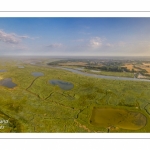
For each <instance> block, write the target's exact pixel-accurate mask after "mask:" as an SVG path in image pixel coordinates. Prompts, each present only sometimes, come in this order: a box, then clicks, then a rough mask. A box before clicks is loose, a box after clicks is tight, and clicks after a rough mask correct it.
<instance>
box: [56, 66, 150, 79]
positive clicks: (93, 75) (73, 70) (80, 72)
mask: <svg viewBox="0 0 150 150" xmlns="http://www.w3.org/2000/svg"><path fill="white" fill-rule="evenodd" d="M57 68H59V69H64V70H67V71H70V72H73V73H76V74H81V75H85V76H89V77H95V78H103V79H113V80H128V81H147V82H150V80H148V79H138V78H128V77H116V76H104V75H97V74H91V73H87V72H82V71H79V70H76V69H71V68H64V67H57Z"/></svg>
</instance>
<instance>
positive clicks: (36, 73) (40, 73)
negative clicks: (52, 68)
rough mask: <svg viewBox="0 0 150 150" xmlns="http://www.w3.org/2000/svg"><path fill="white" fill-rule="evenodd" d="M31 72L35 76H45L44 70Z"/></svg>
mask: <svg viewBox="0 0 150 150" xmlns="http://www.w3.org/2000/svg"><path fill="white" fill-rule="evenodd" d="M31 74H32V75H33V76H35V77H40V76H44V73H42V72H32V73H31Z"/></svg>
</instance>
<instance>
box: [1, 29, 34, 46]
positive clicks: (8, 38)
mask: <svg viewBox="0 0 150 150" xmlns="http://www.w3.org/2000/svg"><path fill="white" fill-rule="evenodd" d="M22 39H32V38H31V37H29V36H26V35H23V36H19V35H17V34H15V33H6V32H4V31H2V30H0V41H2V42H5V43H11V44H19V43H20V42H21V40H22Z"/></svg>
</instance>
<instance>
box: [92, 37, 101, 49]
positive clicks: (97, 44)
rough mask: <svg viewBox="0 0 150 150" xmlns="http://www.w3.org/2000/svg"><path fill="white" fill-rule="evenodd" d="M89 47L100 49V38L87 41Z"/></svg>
mask: <svg viewBox="0 0 150 150" xmlns="http://www.w3.org/2000/svg"><path fill="white" fill-rule="evenodd" d="M89 45H90V46H91V47H92V48H100V47H101V46H102V40H101V38H100V37H94V38H92V39H91V40H90V41H89Z"/></svg>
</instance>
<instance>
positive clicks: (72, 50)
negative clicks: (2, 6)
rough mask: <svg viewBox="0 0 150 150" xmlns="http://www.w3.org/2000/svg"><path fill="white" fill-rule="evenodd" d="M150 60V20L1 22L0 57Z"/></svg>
mask: <svg viewBox="0 0 150 150" xmlns="http://www.w3.org/2000/svg"><path fill="white" fill-rule="evenodd" d="M3 55H14V56H17V55H35V56H36V55H37V56H150V18H138V17H136V18H123V17H122V18H113V17H112V18H109V17H107V18H103V17H99V18H94V17H92V18H90V17H85V18H81V17H77V18H73V17H72V18H67V17H66V18H65V17H60V18H59V17H56V18H54V17H49V18H40V17H35V18H32V17H31V18H25V17H21V18H19V17H16V18H5V17H4V18H2V17H1V18H0V56H3Z"/></svg>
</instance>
